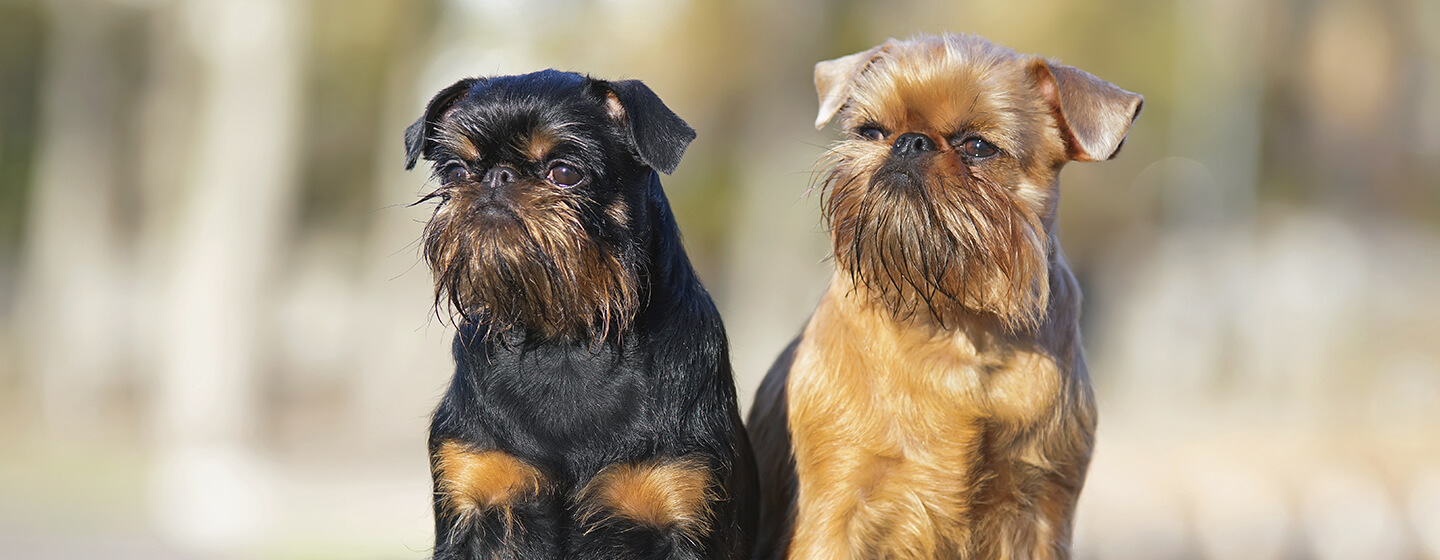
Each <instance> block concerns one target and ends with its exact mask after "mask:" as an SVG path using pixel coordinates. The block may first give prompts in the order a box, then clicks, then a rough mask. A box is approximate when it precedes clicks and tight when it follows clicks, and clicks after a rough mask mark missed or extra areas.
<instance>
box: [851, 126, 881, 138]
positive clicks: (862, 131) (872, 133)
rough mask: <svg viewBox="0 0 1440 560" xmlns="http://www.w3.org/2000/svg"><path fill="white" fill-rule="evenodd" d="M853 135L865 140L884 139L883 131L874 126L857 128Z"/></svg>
mask: <svg viewBox="0 0 1440 560" xmlns="http://www.w3.org/2000/svg"><path fill="white" fill-rule="evenodd" d="M855 135H856V136H859V137H861V138H864V139H866V140H884V139H885V131H883V130H880V129H879V127H874V126H862V127H860V128H857V129H855Z"/></svg>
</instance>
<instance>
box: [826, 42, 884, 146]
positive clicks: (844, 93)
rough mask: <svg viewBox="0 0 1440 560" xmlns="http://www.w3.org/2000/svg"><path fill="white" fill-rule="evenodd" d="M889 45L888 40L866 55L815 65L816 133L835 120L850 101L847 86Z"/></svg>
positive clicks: (850, 56)
mask: <svg viewBox="0 0 1440 560" xmlns="http://www.w3.org/2000/svg"><path fill="white" fill-rule="evenodd" d="M893 42H894V40H893V39H892V40H890V41H886V42H885V43H884V44H882V45H879V46H876V47H873V48H871V49H870V50H868V51H862V52H858V53H855V54H851V55H846V56H842V57H840V58H837V59H834V60H825V61H821V62H817V63H815V92H816V93H818V94H820V114H818V115H816V116H815V129H816V130H819V129H822V128H825V123H828V122H830V119H833V118H835V114H836V113H839V112H840V108H841V107H844V106H845V102H846V101H849V100H850V83H851V82H853V81H855V78H857V77H859V76H860V74H861V73H863V72H864V71H865V69H866V68H869V67H870V63H872V62H874V61H875V59H876V58H879V57H880V54H881V53H883V52H885V50H886V49H888V48H890V44H891V43H893Z"/></svg>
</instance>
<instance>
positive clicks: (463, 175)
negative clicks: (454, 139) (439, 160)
mask: <svg viewBox="0 0 1440 560" xmlns="http://www.w3.org/2000/svg"><path fill="white" fill-rule="evenodd" d="M441 177H443V179H442V181H444V182H445V184H447V185H453V184H455V183H460V182H464V181H469V180H470V170H469V169H466V168H465V166H463V165H460V164H458V163H454V164H450V167H446V168H445V173H444V174H443V175H441Z"/></svg>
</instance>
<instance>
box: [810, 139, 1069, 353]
mask: <svg viewBox="0 0 1440 560" xmlns="http://www.w3.org/2000/svg"><path fill="white" fill-rule="evenodd" d="M850 144H852V143H842V144H841V145H840V146H838V147H837V148H836V149H835V150H833V151H832V152H831V156H830V157H831V159H830V161H829V165H828V167H829V171H828V173H826V176H825V179H824V181H823V185H822V186H823V190H822V197H823V201H822V205H823V206H824V207H825V211H826V216H827V217H828V219H829V222H830V228H831V235H832V237H833V241H834V245H835V256H836V259H837V265H838V267H839V268H840V269H841V270H845V271H848V272H849V274H850V277H851V279H852V281H853V282H854V283H855V285H856V286H858V287H862V288H864V289H865V290H866V291H867V292H868V293H869V294H870V295H871V297H874V298H876V299H877V300H878V301H880V302H881V303H882V304H883V305H884V306H886V307H887V308H889V309H890V310H891V311H892V312H893V313H894V315H895V317H896V318H898V319H910V318H913V317H916V316H917V315H927V316H929V317H931V318H932V319H934V320H935V321H936V322H937V323H938V324H939V325H940V326H941V327H942V328H945V327H947V326H954V325H955V324H956V323H957V322H958V320H959V318H960V316H961V315H962V314H963V313H965V312H966V311H969V312H971V313H974V312H979V313H985V314H991V315H994V316H995V317H996V318H998V319H999V320H1000V321H1001V322H1002V323H1004V324H1005V325H1006V326H1007V327H1008V328H1010V329H1011V330H1022V329H1027V328H1034V327H1035V326H1036V325H1037V324H1038V323H1039V321H1040V319H1041V318H1042V317H1043V315H1044V313H1045V307H1046V304H1047V300H1048V297H1049V278H1048V268H1047V266H1046V262H1047V252H1048V240H1047V238H1046V236H1045V234H1044V233H1043V232H1044V228H1043V225H1042V224H1041V223H1040V220H1039V218H1038V217H1037V216H1036V215H1035V214H1034V213H1033V212H1029V211H1026V210H1024V209H1023V208H1022V207H1021V205H1020V204H1018V201H1016V200H1015V199H1014V198H1013V196H1012V195H1011V194H1010V193H1009V192H1008V191H1007V190H1006V189H1005V188H1003V187H1001V186H999V185H996V184H993V183H991V182H988V181H986V180H984V179H983V178H981V177H976V176H973V175H969V174H966V173H963V172H962V173H954V174H949V173H934V172H931V173H929V174H928V175H926V176H921V175H919V174H917V173H913V172H908V171H899V172H890V171H886V170H884V169H885V167H884V166H882V165H880V164H876V165H869V164H867V163H866V160H867V156H865V155H864V154H859V153H850V152H848V151H847V149H846V147H847V146H848V145H850ZM869 159H871V160H872V161H873V158H869ZM877 169H879V170H880V171H877Z"/></svg>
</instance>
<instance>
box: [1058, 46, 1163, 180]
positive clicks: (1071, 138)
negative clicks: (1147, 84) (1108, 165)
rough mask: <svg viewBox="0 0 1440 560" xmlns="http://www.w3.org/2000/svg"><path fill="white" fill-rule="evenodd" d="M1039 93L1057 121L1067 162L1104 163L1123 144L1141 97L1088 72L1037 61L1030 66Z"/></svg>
mask: <svg viewBox="0 0 1440 560" xmlns="http://www.w3.org/2000/svg"><path fill="white" fill-rule="evenodd" d="M1031 71H1032V72H1034V74H1035V83H1036V84H1038V86H1039V87H1040V94H1041V95H1042V96H1044V98H1045V101H1046V102H1048V103H1049V104H1050V107H1051V110H1053V111H1054V112H1055V118H1056V120H1057V121H1059V126H1060V134H1061V136H1063V137H1064V138H1065V144H1066V145H1067V146H1068V150H1069V155H1070V159H1073V160H1075V161H1104V160H1107V159H1110V158H1112V157H1115V154H1116V153H1118V152H1119V151H1120V146H1121V144H1124V143H1125V134H1126V133H1127V132H1129V131H1130V123H1133V122H1135V119H1136V117H1139V116H1140V110H1141V108H1142V107H1143V106H1144V105H1145V98H1144V97H1142V96H1140V95H1139V94H1136V93H1131V92H1128V91H1125V90H1123V89H1120V88H1118V87H1115V85H1114V84H1111V83H1110V82H1107V81H1105V80H1102V79H1100V78H1096V77H1095V76H1092V75H1090V74H1089V73H1087V72H1085V71H1084V70H1081V69H1079V68H1075V67H1073V66H1066V65H1064V64H1060V63H1056V62H1049V61H1046V60H1044V59H1040V58H1037V59H1035V61H1034V62H1032V63H1031Z"/></svg>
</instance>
